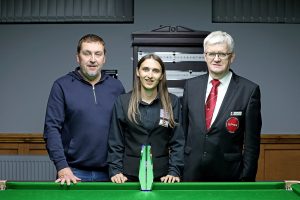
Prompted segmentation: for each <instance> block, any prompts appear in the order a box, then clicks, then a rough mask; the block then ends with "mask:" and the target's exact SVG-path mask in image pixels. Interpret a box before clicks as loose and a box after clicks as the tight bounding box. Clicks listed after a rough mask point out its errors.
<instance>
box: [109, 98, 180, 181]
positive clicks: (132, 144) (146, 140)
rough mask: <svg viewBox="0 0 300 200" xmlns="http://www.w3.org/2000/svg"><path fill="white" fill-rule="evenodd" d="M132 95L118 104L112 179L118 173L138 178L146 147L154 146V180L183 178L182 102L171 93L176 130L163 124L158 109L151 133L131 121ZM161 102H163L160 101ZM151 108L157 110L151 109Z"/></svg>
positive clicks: (111, 148)
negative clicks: (163, 177)
mask: <svg viewBox="0 0 300 200" xmlns="http://www.w3.org/2000/svg"><path fill="white" fill-rule="evenodd" d="M130 96H131V93H127V94H124V95H121V96H119V98H118V99H117V101H116V102H115V106H114V111H113V116H112V120H111V128H110V133H109V139H108V146H109V148H108V164H109V173H110V176H114V175H116V174H118V173H123V174H125V175H130V176H132V177H135V178H136V177H138V173H139V164H140V157H141V147H142V145H143V144H151V152H152V159H153V171H154V178H160V177H161V176H165V175H168V174H169V175H173V176H178V177H180V176H181V175H182V169H183V164H184V158H183V157H184V153H183V152H184V133H183V129H182V126H181V123H179V122H181V106H180V101H179V99H178V98H177V97H176V96H175V95H173V94H170V97H171V101H172V108H173V114H174V120H175V122H177V125H176V126H175V127H174V128H170V127H164V126H162V125H159V120H160V114H159V111H160V110H159V109H160V108H161V105H160V103H159V102H156V103H159V105H158V106H159V107H158V109H157V110H156V111H157V116H156V115H155V121H156V122H155V124H154V127H153V128H152V129H151V130H147V129H146V128H145V127H143V126H142V125H141V124H139V125H137V124H135V123H132V122H131V121H129V119H128V117H127V110H128V105H129V101H130ZM158 101H160V100H159V99H158ZM149 109H153V107H151V106H149Z"/></svg>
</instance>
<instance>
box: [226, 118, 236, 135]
mask: <svg viewBox="0 0 300 200" xmlns="http://www.w3.org/2000/svg"><path fill="white" fill-rule="evenodd" d="M226 128H227V131H228V132H229V133H235V132H236V131H237V129H238V128H239V120H238V118H236V117H230V118H229V119H227V121H226Z"/></svg>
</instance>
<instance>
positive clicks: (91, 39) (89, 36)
mask: <svg viewBox="0 0 300 200" xmlns="http://www.w3.org/2000/svg"><path fill="white" fill-rule="evenodd" d="M83 42H100V43H101V44H102V45H103V47H104V54H106V49H105V42H104V40H103V39H102V38H101V37H100V36H98V35H95V34H87V35H85V36H83V37H82V38H80V40H79V41H78V45H77V53H78V54H79V53H80V50H81V45H82V43H83Z"/></svg>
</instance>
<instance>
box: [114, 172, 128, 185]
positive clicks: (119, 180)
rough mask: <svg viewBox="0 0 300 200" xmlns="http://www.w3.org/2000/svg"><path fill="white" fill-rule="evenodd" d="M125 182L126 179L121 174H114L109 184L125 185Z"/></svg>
mask: <svg viewBox="0 0 300 200" xmlns="http://www.w3.org/2000/svg"><path fill="white" fill-rule="evenodd" d="M127 180H128V179H127V177H126V176H124V175H123V174H122V173H119V174H116V175H114V176H113V177H111V182H113V183H125V182H126V181H127Z"/></svg>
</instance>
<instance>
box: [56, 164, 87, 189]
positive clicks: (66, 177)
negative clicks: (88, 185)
mask: <svg viewBox="0 0 300 200" xmlns="http://www.w3.org/2000/svg"><path fill="white" fill-rule="evenodd" d="M57 176H58V179H56V181H55V182H56V183H59V182H60V183H61V184H62V185H63V184H65V182H66V183H67V185H70V184H71V182H73V183H75V184H76V183H77V181H81V179H80V178H78V177H76V176H75V175H74V174H73V172H72V170H71V169H70V168H69V167H66V168H63V169H61V170H59V171H58V172H57Z"/></svg>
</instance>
